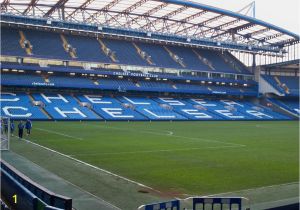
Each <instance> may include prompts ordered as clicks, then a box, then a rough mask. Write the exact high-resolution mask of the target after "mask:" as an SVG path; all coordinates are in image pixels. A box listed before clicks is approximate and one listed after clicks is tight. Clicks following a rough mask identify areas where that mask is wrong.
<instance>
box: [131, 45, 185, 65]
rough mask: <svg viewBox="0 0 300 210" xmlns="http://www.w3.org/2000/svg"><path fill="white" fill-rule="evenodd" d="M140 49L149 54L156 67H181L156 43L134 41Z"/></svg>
mask: <svg viewBox="0 0 300 210" xmlns="http://www.w3.org/2000/svg"><path fill="white" fill-rule="evenodd" d="M136 44H137V45H138V46H139V48H140V49H141V50H143V51H144V52H146V53H147V54H148V55H150V56H151V59H152V60H153V62H154V63H155V66H157V67H168V68H175V69H178V68H179V69H182V66H180V65H179V64H178V63H176V62H175V61H174V60H173V59H172V58H171V57H170V55H169V53H168V52H167V51H166V50H165V49H164V48H163V46H162V45H158V44H147V43H136Z"/></svg>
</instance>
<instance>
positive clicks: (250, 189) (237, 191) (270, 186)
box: [184, 182, 299, 197]
mask: <svg viewBox="0 0 300 210" xmlns="http://www.w3.org/2000/svg"><path fill="white" fill-rule="evenodd" d="M292 184H298V185H299V182H288V183H283V184H276V185H268V186H262V187H257V188H248V189H243V190H236V191H230V192H223V193H217V194H211V195H205V196H207V197H212V196H218V195H225V194H232V193H241V192H249V191H257V190H263V189H267V188H274V187H281V186H287V185H292ZM184 195H186V196H191V197H194V196H199V195H190V194H184Z"/></svg>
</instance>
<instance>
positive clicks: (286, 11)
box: [192, 0, 300, 34]
mask: <svg viewBox="0 0 300 210" xmlns="http://www.w3.org/2000/svg"><path fill="white" fill-rule="evenodd" d="M192 1H194V2H199V3H203V4H207V5H211V6H215V7H219V8H222V9H227V10H231V11H235V12H236V11H239V10H240V9H241V8H243V7H244V6H246V5H247V4H250V3H251V2H252V1H253V0H214V1H212V0H192ZM255 3H256V18H257V19H260V20H264V21H266V22H268V23H272V24H274V25H277V26H279V27H282V28H284V29H287V30H290V31H291V32H294V33H297V34H300V0H284V1H282V0H256V1H255Z"/></svg>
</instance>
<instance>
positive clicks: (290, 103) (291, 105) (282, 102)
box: [269, 98, 300, 116]
mask: <svg viewBox="0 0 300 210" xmlns="http://www.w3.org/2000/svg"><path fill="white" fill-rule="evenodd" d="M269 100H270V101H271V102H272V103H275V104H277V105H278V106H281V107H282V108H284V109H286V110H288V111H290V112H292V113H294V114H296V115H298V116H300V108H299V106H300V104H299V98H277V99H275V98H272V99H269Z"/></svg>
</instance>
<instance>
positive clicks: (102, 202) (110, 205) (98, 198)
mask: <svg viewBox="0 0 300 210" xmlns="http://www.w3.org/2000/svg"><path fill="white" fill-rule="evenodd" d="M25 140H26V139H25ZM26 141H28V140H26ZM11 152H12V151H11ZM12 153H14V154H16V155H19V156H21V157H23V158H24V156H22V155H20V154H17V153H15V152H12ZM30 162H31V163H32V164H34V165H35V166H37V167H39V168H41V169H43V170H47V169H45V168H43V167H41V166H40V165H38V164H36V163H35V162H33V161H30ZM47 171H48V170H47ZM51 173H52V172H51ZM55 176H57V175H56V174H55ZM57 177H59V178H60V179H62V180H64V181H65V182H66V183H68V184H70V185H72V186H74V187H76V188H77V189H79V190H81V191H83V192H85V193H87V194H89V195H91V196H92V197H94V198H96V199H97V200H99V201H100V203H101V204H105V205H106V206H109V207H113V208H116V209H120V208H119V207H117V206H115V205H114V204H112V203H109V202H108V201H106V200H103V199H102V198H100V197H98V196H96V195H94V194H92V193H90V192H88V191H86V190H84V189H82V188H81V187H79V186H77V185H76V184H73V183H72V182H69V181H68V180H66V179H64V178H62V177H60V176H57ZM99 201H98V202H99ZM120 210H121V209H120Z"/></svg>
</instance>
